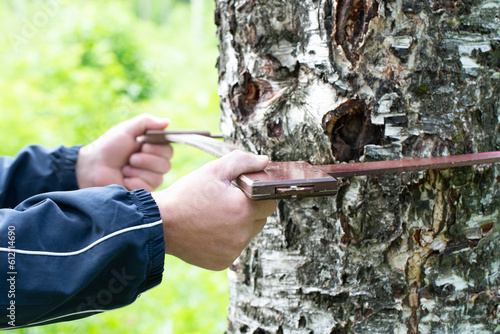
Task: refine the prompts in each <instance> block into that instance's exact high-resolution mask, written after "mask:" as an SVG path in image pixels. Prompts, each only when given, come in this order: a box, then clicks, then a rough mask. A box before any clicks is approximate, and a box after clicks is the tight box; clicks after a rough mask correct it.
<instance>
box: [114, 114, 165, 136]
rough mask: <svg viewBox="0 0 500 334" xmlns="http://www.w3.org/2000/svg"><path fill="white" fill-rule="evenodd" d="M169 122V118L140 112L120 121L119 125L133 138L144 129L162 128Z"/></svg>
mask: <svg viewBox="0 0 500 334" xmlns="http://www.w3.org/2000/svg"><path fill="white" fill-rule="evenodd" d="M169 123H170V120H168V119H167V118H159V117H156V116H153V115H149V114H142V115H139V116H136V117H134V118H132V119H129V120H128V121H125V122H123V123H121V124H120V126H121V127H122V128H123V130H124V131H125V132H126V133H127V134H129V135H130V136H132V137H134V138H135V137H139V136H140V135H143V134H144V133H145V132H146V130H163V129H165V128H166V127H167V126H168V124H169Z"/></svg>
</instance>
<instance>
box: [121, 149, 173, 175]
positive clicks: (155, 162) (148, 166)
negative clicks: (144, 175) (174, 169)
mask: <svg viewBox="0 0 500 334" xmlns="http://www.w3.org/2000/svg"><path fill="white" fill-rule="evenodd" d="M129 163H130V165H131V166H132V167H135V168H139V169H144V170H149V171H152V172H156V173H161V174H165V173H166V172H168V171H169V170H170V161H169V160H168V159H166V158H163V157H159V156H157V155H152V154H147V153H134V154H132V155H131V156H130V159H129Z"/></svg>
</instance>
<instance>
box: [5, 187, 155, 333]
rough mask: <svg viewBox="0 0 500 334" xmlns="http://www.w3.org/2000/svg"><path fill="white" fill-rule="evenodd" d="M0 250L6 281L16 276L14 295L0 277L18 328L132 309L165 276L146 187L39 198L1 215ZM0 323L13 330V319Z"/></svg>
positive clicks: (47, 195) (71, 193)
mask: <svg viewBox="0 0 500 334" xmlns="http://www.w3.org/2000/svg"><path fill="white" fill-rule="evenodd" d="M9 230H10V231H14V232H15V244H14V247H15V248H11V249H9V246H12V240H11V243H10V244H9V243H8V241H9V239H8V234H9ZM11 234H12V233H11ZM0 245H1V248H0V268H3V272H4V273H5V274H6V273H8V272H15V273H16V274H12V275H10V274H8V276H9V277H7V278H10V276H13V277H14V278H15V279H14V281H15V296H12V298H10V297H9V294H8V292H9V291H10V290H11V283H10V282H9V281H7V280H6V279H3V280H0V309H3V310H4V312H7V313H8V312H10V311H9V310H8V308H9V307H10V305H11V304H12V301H14V303H15V322H14V324H15V325H16V327H18V326H32V325H41V324H47V323H51V322H58V321H67V320H71V319H77V318H81V317H85V316H88V315H92V314H95V313H99V312H102V311H105V310H110V309H114V308H117V307H121V306H124V305H127V304H130V303H131V302H133V301H134V300H135V299H136V298H137V296H138V295H139V294H140V293H141V292H143V291H145V290H148V289H149V288H151V287H153V286H155V285H157V284H159V283H160V281H161V276H162V271H163V260H164V249H165V245H164V241H163V229H162V222H161V220H160V215H159V212H158V208H157V207H156V203H155V202H154V200H153V199H152V197H151V195H150V194H149V193H147V192H145V191H144V190H140V191H135V192H127V191H126V190H125V189H124V188H122V187H118V186H110V187H106V188H90V189H84V190H78V191H74V192H64V193H63V192H56V193H48V194H44V195H38V196H35V197H33V198H30V199H29V200H27V201H25V202H23V203H21V204H20V205H19V206H18V207H16V208H15V209H13V210H7V209H3V210H0ZM9 254H10V255H9ZM12 254H14V258H15V261H14V263H15V264H14V268H9V266H10V265H11V264H9V262H8V261H9V257H11V258H12ZM11 262H12V261H11ZM5 274H4V275H5ZM7 315H8V314H7ZM0 319H2V320H1V326H2V327H3V328H5V327H7V328H10V327H11V326H10V325H12V323H11V324H9V321H11V320H12V319H11V318H8V317H6V316H2V317H0Z"/></svg>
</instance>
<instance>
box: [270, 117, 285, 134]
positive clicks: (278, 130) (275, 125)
mask: <svg viewBox="0 0 500 334" xmlns="http://www.w3.org/2000/svg"><path fill="white" fill-rule="evenodd" d="M267 136H268V137H271V138H278V139H279V138H281V136H283V123H282V121H281V118H279V119H278V120H276V121H271V122H268V123H267Z"/></svg>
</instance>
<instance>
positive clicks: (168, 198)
mask: <svg viewBox="0 0 500 334" xmlns="http://www.w3.org/2000/svg"><path fill="white" fill-rule="evenodd" d="M268 162H269V159H268V158H267V157H263V156H256V155H253V154H250V153H245V152H242V151H234V152H231V153H230V154H228V155H226V156H224V157H222V158H220V159H218V160H215V161H212V162H210V163H208V164H206V165H204V166H203V167H201V168H199V169H197V170H195V171H194V172H192V173H191V174H188V175H186V176H184V177H183V178H181V179H179V180H178V181H177V182H175V183H174V184H173V185H172V186H170V187H169V188H167V189H165V190H162V191H160V192H155V193H153V194H152V195H153V198H154V199H155V201H156V203H157V204H158V207H159V209H160V214H161V218H162V221H163V230H164V235H165V251H166V253H167V254H171V255H174V256H176V257H178V258H180V259H182V260H184V261H186V262H188V263H191V264H194V265H196V266H199V267H202V268H206V269H210V270H223V269H225V268H227V267H229V266H230V265H231V264H232V263H233V262H234V260H235V259H236V258H237V257H238V256H239V255H240V254H241V252H242V250H243V249H244V248H245V247H246V246H247V245H248V243H249V242H250V240H251V239H252V238H253V237H254V236H256V235H257V233H259V232H260V231H261V230H262V228H263V227H264V225H265V223H266V220H267V217H268V216H269V215H271V214H272V213H273V212H274V210H276V201H275V200H268V201H253V200H251V199H249V198H247V197H246V196H245V195H244V193H243V192H242V191H241V190H240V189H238V188H236V187H234V186H233V185H232V184H231V181H233V180H234V179H236V177H238V176H239V175H240V174H243V173H250V172H257V171H260V170H263V169H264V168H265V167H266V166H267V164H268Z"/></svg>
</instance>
